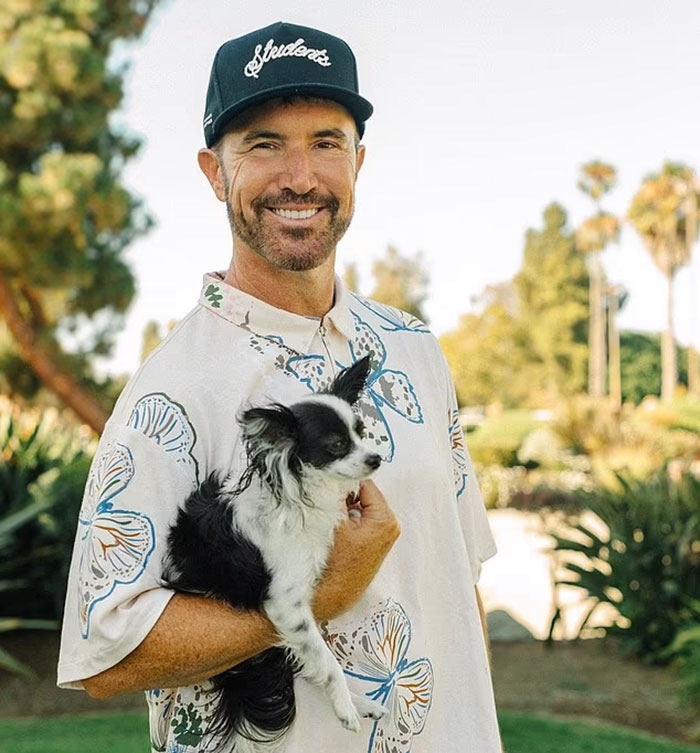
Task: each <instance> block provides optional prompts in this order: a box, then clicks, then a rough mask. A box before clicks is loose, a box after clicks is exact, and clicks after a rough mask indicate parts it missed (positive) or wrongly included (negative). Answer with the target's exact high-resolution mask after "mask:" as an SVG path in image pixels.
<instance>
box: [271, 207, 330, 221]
mask: <svg viewBox="0 0 700 753" xmlns="http://www.w3.org/2000/svg"><path fill="white" fill-rule="evenodd" d="M268 209H269V210H270V211H271V212H272V213H273V214H276V215H277V216H278V217H284V219H285V220H308V219H309V218H311V217H313V216H314V215H317V214H318V213H319V212H320V211H321V210H322V209H323V207H312V208H310V209H282V208H280V207H268Z"/></svg>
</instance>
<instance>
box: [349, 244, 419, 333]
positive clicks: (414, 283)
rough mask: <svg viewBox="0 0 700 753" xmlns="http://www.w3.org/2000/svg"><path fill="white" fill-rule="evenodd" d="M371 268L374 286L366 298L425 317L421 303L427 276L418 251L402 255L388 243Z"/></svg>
mask: <svg viewBox="0 0 700 753" xmlns="http://www.w3.org/2000/svg"><path fill="white" fill-rule="evenodd" d="M372 272H373V274H374V290H373V291H372V293H371V294H370V298H373V299H374V300H375V301H378V302H379V303H384V304H385V305H387V306H393V307H394V308H397V309H401V310H402V311H406V312H407V313H409V314H412V315H413V316H415V317H417V318H418V319H420V320H421V321H423V322H425V321H427V320H426V318H425V314H424V312H423V303H424V302H425V299H426V297H427V295H428V282H429V277H428V273H427V271H426V270H425V268H424V266H423V256H422V254H420V253H418V254H416V255H415V256H403V255H402V254H400V253H399V251H398V249H396V248H394V246H389V247H388V248H387V250H386V256H385V257H384V258H382V259H378V260H377V261H375V262H374V266H373V267H372ZM351 282H352V280H351ZM355 282H357V281H356V280H355Z"/></svg>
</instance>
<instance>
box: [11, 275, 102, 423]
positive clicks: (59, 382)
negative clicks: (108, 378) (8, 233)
mask: <svg viewBox="0 0 700 753" xmlns="http://www.w3.org/2000/svg"><path fill="white" fill-rule="evenodd" d="M0 316H2V317H3V318H4V319H5V321H6V322H7V326H8V328H9V330H10V332H11V333H12V336H13V338H14V339H15V342H16V343H17V345H18V346H19V349H20V353H21V354H22V357H23V358H24V360H25V361H26V362H27V364H28V365H29V366H30V368H32V369H33V370H34V372H35V373H36V375H37V376H38V377H39V379H40V380H41V381H42V382H43V384H44V385H45V386H46V387H47V388H48V389H50V390H51V391H52V392H53V393H54V394H55V395H57V396H58V397H59V398H60V399H61V400H62V401H63V402H64V403H65V404H66V405H67V406H68V407H69V408H71V409H72V410H73V411H75V413H76V414H77V415H78V418H80V420H81V421H83V422H84V423H86V424H87V425H88V426H90V428H92V429H93V430H94V431H96V432H97V433H98V434H101V433H102V430H103V429H104V425H105V423H106V421H107V414H106V413H105V411H104V409H103V408H102V406H101V405H100V404H99V402H98V401H97V400H96V399H95V397H94V396H93V395H91V394H90V393H89V392H87V391H86V390H85V388H84V387H82V386H81V385H80V384H78V382H77V381H76V380H75V378H74V377H73V376H72V375H71V374H69V373H68V372H67V371H65V370H64V369H62V368H61V367H60V366H58V365H57V364H56V362H55V361H54V359H53V358H52V356H51V354H50V353H47V352H46V351H45V350H44V349H43V348H42V347H41V345H40V344H39V343H37V339H36V333H35V331H34V330H33V329H32V327H31V326H30V325H29V324H28V323H27V322H26V321H25V319H24V317H23V316H22V313H21V311H20V310H19V307H18V305H17V301H16V299H15V295H14V292H13V290H12V286H11V285H10V284H9V282H8V281H7V278H6V277H5V275H4V274H0Z"/></svg>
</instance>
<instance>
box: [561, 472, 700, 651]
mask: <svg viewBox="0 0 700 753" xmlns="http://www.w3.org/2000/svg"><path fill="white" fill-rule="evenodd" d="M618 481H619V484H620V487H621V491H620V492H615V491H605V490H602V491H598V492H595V493H592V494H583V495H580V498H581V501H582V502H583V504H584V506H585V507H586V508H588V509H589V510H590V511H591V512H593V513H594V514H595V515H596V516H597V517H598V518H599V519H600V520H601V522H602V523H603V524H604V528H606V529H607V531H608V534H607V536H606V535H603V536H599V535H597V534H596V533H594V532H593V531H591V530H590V528H587V527H585V526H584V525H583V524H582V523H581V522H580V520H579V519H578V518H577V517H570V518H569V519H568V532H567V534H566V536H567V537H563V536H560V535H557V534H554V538H555V541H556V546H555V551H558V552H562V553H564V554H565V558H566V563H565V566H566V570H567V576H566V579H565V580H561V581H558V583H557V585H569V586H575V587H578V588H581V589H584V590H586V591H587V592H588V593H589V594H590V596H592V597H594V599H595V600H596V601H595V604H594V606H593V607H592V609H591V611H590V613H589V614H588V616H587V618H586V620H584V622H583V624H582V625H581V630H583V629H584V628H585V626H586V623H587V622H588V620H589V619H590V617H591V615H592V614H593V613H594V612H595V611H596V609H597V608H598V607H599V606H600V605H601V604H604V603H607V604H612V605H613V606H614V607H615V608H616V609H617V611H618V612H619V615H620V619H619V620H618V621H617V624H615V625H614V626H612V627H610V628H606V631H607V632H608V633H609V634H614V635H615V636H617V637H618V638H619V640H620V645H621V647H622V648H623V649H625V650H627V651H628V652H631V653H634V654H636V655H637V656H640V657H645V658H646V659H648V660H650V661H659V662H661V661H666V660H667V659H668V657H667V656H666V655H665V651H667V650H668V649H669V647H670V646H671V644H672V643H673V641H674V639H675V638H676V637H677V635H678V634H679V633H680V632H681V631H682V630H685V629H688V628H691V627H694V626H696V625H697V624H698V623H700V481H698V480H697V479H695V478H694V477H693V476H691V475H686V476H684V477H683V478H682V479H681V481H680V482H679V483H675V482H673V481H671V480H670V479H669V478H668V477H658V478H656V479H654V480H652V481H649V482H639V481H631V480H629V479H626V478H623V477H621V476H618ZM577 559H578V561H575V560H577ZM581 561H582V564H578V562H581ZM555 622H556V620H555ZM553 630H554V624H553V625H552V632H553ZM550 635H551V633H550Z"/></svg>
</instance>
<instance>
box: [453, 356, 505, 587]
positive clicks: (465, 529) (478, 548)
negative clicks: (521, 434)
mask: <svg viewBox="0 0 700 753" xmlns="http://www.w3.org/2000/svg"><path fill="white" fill-rule="evenodd" d="M441 360H442V362H443V367H444V374H445V384H446V393H447V408H446V413H447V417H448V422H449V435H450V443H451V446H452V471H453V475H454V482H455V495H456V497H457V512H458V516H459V522H460V525H461V529H462V535H463V537H464V544H465V546H466V549H467V555H468V557H469V564H470V566H471V571H472V578H473V580H474V584H476V583H478V581H479V576H480V574H481V566H482V564H483V563H484V562H486V560H488V559H490V558H491V557H493V556H494V555H495V554H496V542H495V541H494V538H493V534H492V533H491V527H490V526H489V521H488V517H487V515H486V505H485V503H484V498H483V497H482V495H481V490H480V489H479V482H478V481H477V478H476V473H475V472H474V466H473V464H472V460H471V457H470V455H469V449H468V448H467V444H466V442H465V440H464V433H463V431H462V426H461V424H460V421H459V409H458V407H457V397H456V394H455V388H454V384H453V382H452V376H451V374H450V371H449V367H448V365H447V361H446V360H445V358H444V355H443V356H442V359H441Z"/></svg>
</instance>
